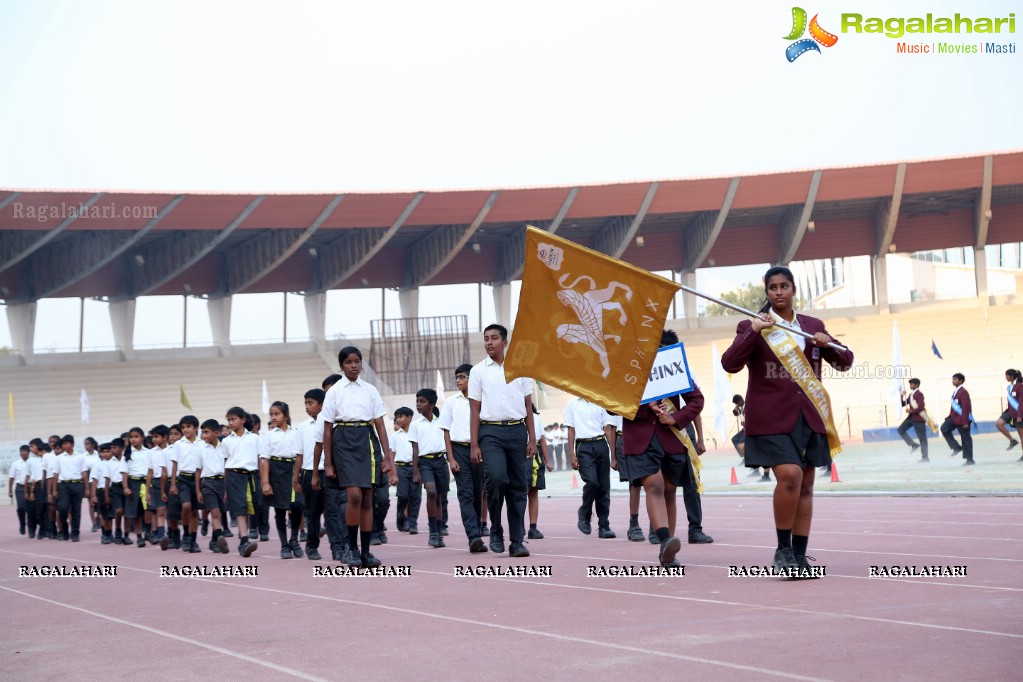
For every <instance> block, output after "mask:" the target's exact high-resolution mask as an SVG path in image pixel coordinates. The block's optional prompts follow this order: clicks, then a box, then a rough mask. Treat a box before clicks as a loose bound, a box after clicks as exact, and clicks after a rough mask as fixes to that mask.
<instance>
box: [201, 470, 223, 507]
mask: <svg viewBox="0 0 1023 682" xmlns="http://www.w3.org/2000/svg"><path fill="white" fill-rule="evenodd" d="M199 485H200V486H201V487H202V505H203V509H206V510H207V511H213V510H215V509H220V508H221V507H223V506H224V490H225V484H224V479H223V477H220V478H214V477H212V476H210V477H209V478H203V479H202V483H200V484H199Z"/></svg>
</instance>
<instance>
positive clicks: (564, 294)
mask: <svg viewBox="0 0 1023 682" xmlns="http://www.w3.org/2000/svg"><path fill="white" fill-rule="evenodd" d="M570 276H571V275H570V273H567V272H566V273H565V274H564V275H562V276H561V277H560V278H559V279H558V284H559V285H560V286H561V291H559V292H558V293H557V297H558V300H559V301H561V302H562V304H564V305H566V306H568V307H569V308H571V309H572V312H574V313H575V315H576V317H577V318H578V319H579V324H560V325H558V328H557V334H558V338H559V339H561V340H562V341H567V342H568V343H582V344H585V345H587V346H589V347H590V348H592V349H593V351H594V352H595V353H596V354H597V357H598V358H600V366H601V367H603V368H604V372H603V374H602V376H603V378H605V379H606V378H607V375H608V374H610V373H611V363H610V362H609V361H608V357H607V342H608V341H614V342H615V343H621V342H622V337H621V336H618V335H617V334H605V333H604V313H605V312H612V311H617V312H618V324H619V325H624V324H625V323H626V322H627V321H628V319H629V316H628V315H626V313H625V308H623V307H622V304H621V303H620V302H618V301H616V300H615V295H616V293H617V292H618V291H619V290H621V291H622V292H624V296H625V300H626V301H631V300H632V289H631V288H630V287H628V286H626V285H624V284H622V283H621V282H615V281H611V282H609V283H608V285H607V286H606V287H604V288H603V289H598V288H597V282H596V280H594V279H593V278H592V277H590V276H589V275H580V276H579V277H576V278H575V280H574V281H573V282H572V283H571V284H566V283H565V282H566V280H567V279H568V278H569V277H570ZM583 280H588V281H589V289H583V290H581V291H577V290H576V287H577V286H578V285H579V283H580V282H582V281H583Z"/></svg>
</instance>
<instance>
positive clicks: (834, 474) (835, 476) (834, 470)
mask: <svg viewBox="0 0 1023 682" xmlns="http://www.w3.org/2000/svg"><path fill="white" fill-rule="evenodd" d="M831 482H832V483H841V482H842V481H840V480H839V479H838V467H837V466H835V463H834V462H832V463H831Z"/></svg>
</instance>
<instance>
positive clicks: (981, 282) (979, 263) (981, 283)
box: [973, 246, 991, 307]
mask: <svg viewBox="0 0 1023 682" xmlns="http://www.w3.org/2000/svg"><path fill="white" fill-rule="evenodd" d="M973 274H974V276H975V277H976V278H977V298H978V299H979V301H980V304H981V305H982V306H984V307H987V306H988V305H989V304H990V303H991V299H990V298H989V296H988V292H987V251H986V250H985V249H984V247H983V246H982V247H980V248H978V249H974V250H973Z"/></svg>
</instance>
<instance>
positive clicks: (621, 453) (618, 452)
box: [615, 433, 629, 483]
mask: <svg viewBox="0 0 1023 682" xmlns="http://www.w3.org/2000/svg"><path fill="white" fill-rule="evenodd" d="M624 442H625V439H624V438H622V434H620V433H619V434H618V435H617V437H616V439H615V459H617V460H618V480H619V481H620V482H622V483H625V482H626V481H628V480H629V474H628V472H627V471H626V467H625V466H624V464H623V462H624V460H625V446H624V445H623V443H624Z"/></svg>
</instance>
